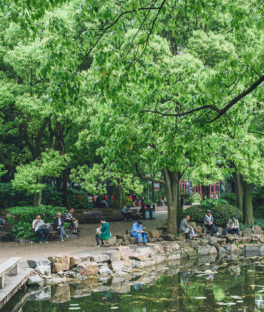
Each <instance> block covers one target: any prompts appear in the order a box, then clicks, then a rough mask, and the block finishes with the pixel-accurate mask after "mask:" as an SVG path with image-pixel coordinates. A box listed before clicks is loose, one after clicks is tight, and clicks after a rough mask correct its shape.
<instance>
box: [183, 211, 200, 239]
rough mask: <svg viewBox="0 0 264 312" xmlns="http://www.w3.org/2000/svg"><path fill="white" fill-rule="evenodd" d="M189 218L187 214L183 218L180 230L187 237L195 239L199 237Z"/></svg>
mask: <svg viewBox="0 0 264 312" xmlns="http://www.w3.org/2000/svg"><path fill="white" fill-rule="evenodd" d="M189 220H190V216H189V215H187V216H185V217H184V218H183V219H182V221H181V223H180V232H181V233H183V234H184V235H185V237H186V238H188V239H193V238H195V237H197V235H196V234H195V233H194V229H193V227H192V226H190V225H189V224H188V221H189Z"/></svg>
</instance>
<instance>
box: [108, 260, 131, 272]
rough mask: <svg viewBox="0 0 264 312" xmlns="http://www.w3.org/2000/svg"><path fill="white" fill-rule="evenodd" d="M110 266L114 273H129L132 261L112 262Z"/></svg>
mask: <svg viewBox="0 0 264 312" xmlns="http://www.w3.org/2000/svg"><path fill="white" fill-rule="evenodd" d="M110 266H111V268H112V270H113V272H114V273H120V272H130V271H131V270H132V261H131V260H123V261H112V262H111V264H110Z"/></svg>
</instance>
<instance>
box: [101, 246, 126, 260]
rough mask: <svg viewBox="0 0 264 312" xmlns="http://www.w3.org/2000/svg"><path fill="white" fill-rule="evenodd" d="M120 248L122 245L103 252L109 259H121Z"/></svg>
mask: <svg viewBox="0 0 264 312" xmlns="http://www.w3.org/2000/svg"><path fill="white" fill-rule="evenodd" d="M120 248H123V247H118V248H116V249H114V250H107V251H104V253H103V254H104V255H107V256H108V257H109V260H111V261H116V260H121V258H122V256H121V252H120V250H121V249H120Z"/></svg>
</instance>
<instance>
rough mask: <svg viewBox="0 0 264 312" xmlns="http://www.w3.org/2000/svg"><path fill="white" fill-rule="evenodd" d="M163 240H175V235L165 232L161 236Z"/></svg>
mask: <svg viewBox="0 0 264 312" xmlns="http://www.w3.org/2000/svg"><path fill="white" fill-rule="evenodd" d="M161 237H162V238H163V239H164V240H165V241H175V237H174V235H172V234H165V235H162V236H161Z"/></svg>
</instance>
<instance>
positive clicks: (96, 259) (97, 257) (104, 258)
mask: <svg viewBox="0 0 264 312" xmlns="http://www.w3.org/2000/svg"><path fill="white" fill-rule="evenodd" d="M90 260H91V261H94V262H97V263H101V262H107V261H109V260H110V258H109V256H108V255H102V254H98V255H91V257H90Z"/></svg>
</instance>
